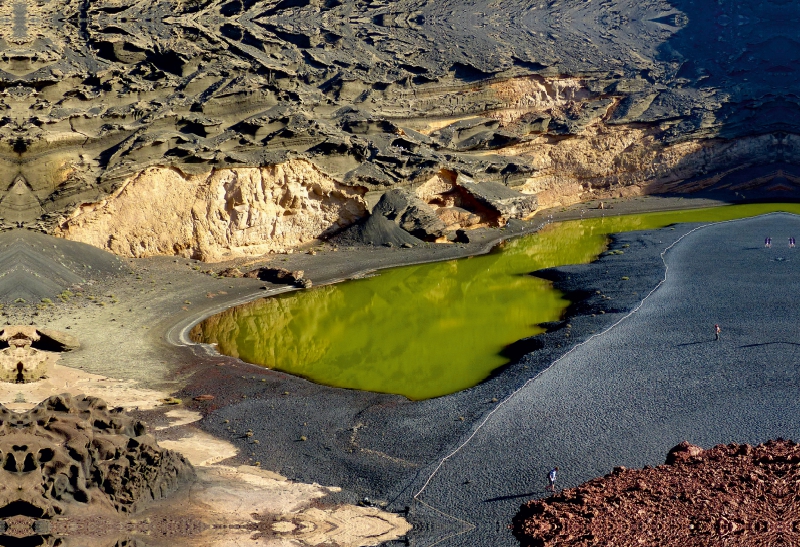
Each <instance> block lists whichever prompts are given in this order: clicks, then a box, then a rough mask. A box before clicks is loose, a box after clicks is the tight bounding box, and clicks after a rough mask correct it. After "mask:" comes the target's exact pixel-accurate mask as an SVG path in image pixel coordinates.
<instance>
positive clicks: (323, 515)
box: [0, 197, 720, 545]
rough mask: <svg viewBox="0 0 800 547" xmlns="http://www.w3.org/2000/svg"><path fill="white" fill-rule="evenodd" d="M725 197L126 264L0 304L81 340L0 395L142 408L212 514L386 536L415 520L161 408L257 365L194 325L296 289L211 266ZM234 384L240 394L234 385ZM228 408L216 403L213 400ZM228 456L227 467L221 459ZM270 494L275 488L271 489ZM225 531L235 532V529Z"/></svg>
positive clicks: (349, 264)
mask: <svg viewBox="0 0 800 547" xmlns="http://www.w3.org/2000/svg"><path fill="white" fill-rule="evenodd" d="M607 203H608V202H607ZM718 204H720V203H719V202H716V201H714V200H692V201H689V200H682V199H676V198H656V197H639V198H629V199H626V200H617V201H615V202H614V208H613V209H610V210H609V209H606V210H604V211H599V210H597V209H592V208H590V207H591V204H582V205H577V206H574V207H570V208H565V209H560V210H551V211H546V212H544V213H541V214H539V215H537V216H536V217H534V219H532V220H531V221H529V222H526V223H521V222H520V223H514V224H511V225H509V226H507V227H506V228H505V229H483V230H476V231H474V232H473V233H472V237H471V239H472V240H473V241H472V242H471V243H468V244H455V245H425V246H421V247H418V248H414V249H398V248H374V247H358V248H353V247H351V248H342V247H340V248H335V247H332V246H331V245H329V244H323V243H319V244H317V245H315V246H314V248H315V249H316V251H317V252H316V254H315V255H310V254H306V253H302V252H296V253H293V254H288V255H271V256H268V257H265V258H264V259H263V260H257V261H253V260H250V261H249V262H245V261H242V260H239V261H237V262H229V263H220V264H204V263H201V262H197V261H194V260H187V259H176V258H172V257H157V258H148V259H136V260H126V264H127V271H124V272H123V273H122V274H121V275H119V276H117V277H113V278H109V279H107V280H105V281H103V282H96V283H94V284H92V283H86V284H84V285H82V286H75V287H72V288H71V289H70V292H71V296H69V298H68V299H67V301H66V302H62V301H60V300H57V299H54V300H55V303H54V304H39V305H38V306H33V305H30V304H25V305H22V306H6V307H5V308H4V309H3V310H2V313H3V315H4V316H5V319H6V321H7V323H9V324H36V325H38V326H41V327H44V328H50V329H56V330H63V331H67V332H69V333H71V334H72V335H74V336H76V337H77V338H78V339H79V340H80V343H81V348H80V349H79V350H77V351H74V352H70V353H66V354H64V355H63V357H62V359H61V361H60V365H59V366H57V367H56V369H55V370H54V371H53V374H51V376H50V377H49V378H48V379H47V380H45V381H44V382H41V383H38V384H29V385H21V386H20V385H9V386H7V387H6V388H4V389H0V403H2V404H5V405H7V406H9V407H11V408H14V409H24V408H29V407H30V406H32V405H33V404H35V403H37V402H38V401H40V400H42V399H44V398H45V397H46V396H48V395H50V394H53V393H60V392H65V391H69V392H72V393H86V394H90V395H95V396H98V397H101V398H103V399H106V400H107V401H108V402H109V404H111V405H115V406H124V407H126V408H128V409H130V410H131V411H132V412H134V413H137V414H139V415H141V417H142V418H144V419H145V420H146V421H147V422H148V423H150V424H151V425H152V426H153V427H154V429H155V431H154V434H155V435H156V437H157V438H158V440H159V442H160V443H161V444H162V445H163V446H165V447H167V448H170V449H175V450H178V451H180V452H182V453H184V454H185V455H186V456H187V457H188V458H189V459H190V461H192V462H193V463H194V464H195V465H198V466H200V469H201V473H200V474H201V477H202V478H203V479H204V480H203V482H202V485H201V486H198V488H201V489H204V491H203V493H202V494H201V495H198V496H193V498H194V499H205V500H216V501H209V506H208V507H206V509H205V510H207V512H210V513H213V514H215V515H217V517H218V519H217V520H219V521H221V522H222V521H232V520H235V519H236V518H239V519H240V520H241V516H242V515H250V514H261V515H263V514H270V515H273V517H271V518H273V519H277V520H282V521H284V524H280V525H277V524H276V525H275V527H274V528H271V531H270V533H269V534H268V535H270V534H271V536H270V537H271V538H272V539H271V540H272V541H277V542H278V543H280V542H281V541H284V540H285V539H286V538H292V541H302V542H305V543H307V544H309V545H315V544H317V543H319V542H321V541H324V540H325V538H327V539H332V538H333V537H334V536H338V537H337V539H336V541H337V542H338V543H339V544H340V545H369V544H375V543H376V542H377V543H380V542H383V541H386V540H389V539H391V538H392V537H398V536H402V535H403V534H404V533H405V532H406V531H407V530H408V528H409V525H408V524H407V523H406V522H405V521H404V520H403V519H402V518H400V517H399V516H397V515H393V514H390V513H386V512H383V511H379V510H378V509H377V508H374V507H355V506H352V505H349V506H333V507H330V506H328V507H325V506H324V504H323V505H322V506H320V507H319V508H315V507H312V501H313V500H316V499H318V498H321V497H323V496H325V495H326V494H327V493H329V492H330V491H335V490H336V489H335V488H334V489H330V488H325V487H322V486H318V485H308V484H300V483H294V482H291V481H288V480H286V479H284V478H283V477H280V476H279V475H275V474H271V473H269V472H266V471H260V470H258V469H257V468H255V467H251V466H246V467H242V466H241V465H240V464H242V463H256V462H252V461H248V460H247V458H246V457H245V455H241V454H240V455H237V449H236V448H235V447H234V446H233V445H232V444H231V443H229V442H227V441H225V440H222V439H215V438H213V437H212V436H210V435H209V434H208V433H205V432H203V431H201V430H200V428H198V427H196V426H195V425H193V424H194V423H195V422H196V421H197V420H200V419H201V418H202V416H203V414H202V413H201V412H198V411H197V410H196V409H186V408H183V405H181V404H180V403H179V402H178V401H174V400H173V401H170V402H171V403H178V404H165V401H166V400H168V399H169V397H170V394H171V393H176V392H178V391H180V390H181V388H182V387H184V386H185V385H186V383H187V381H188V380H189V379H190V378H191V377H192V375H194V374H202V373H203V371H204V370H207V367H211V366H216V365H221V366H233V367H237V366H238V367H241V368H242V370H243V371H244V372H245V373H246V372H247V371H248V370H249V367H250V366H249V365H244V364H242V363H241V362H238V364H237V363H233V364H232V363H231V362H235V361H236V360H234V359H230V358H225V357H221V356H218V355H216V354H214V353H213V351H210V350H208V349H207V348H198V347H197V346H195V347H193V348H192V347H187V346H188V345H189V344H188V341H187V340H186V339H185V332H186V330H187V329H188V328H189V327H191V326H192V325H193V324H195V323H196V322H197V321H199V320H201V319H203V318H205V317H207V316H209V315H212V314H213V313H216V312H218V311H222V310H224V309H226V308H228V307H230V306H231V305H234V304H237V303H241V302H245V301H248V300H251V299H254V298H259V297H263V296H265V295H268V294H275V293H278V292H283V291H286V290H289V289H288V288H287V287H284V286H274V285H269V284H265V283H264V282H261V281H258V280H252V279H232V278H217V277H214V276H211V275H209V274H208V273H204V271H209V270H213V271H215V272H216V271H220V270H222V269H224V268H226V267H230V266H238V267H239V268H240V269H243V270H245V271H246V270H247V269H251V268H256V267H258V266H260V265H263V264H265V263H269V264H270V265H275V266H280V267H283V268H287V269H290V270H296V269H302V270H304V271H305V272H306V277H307V278H310V279H311V280H313V281H314V283H315V285H319V284H325V283H331V282H336V281H339V280H343V279H347V278H351V277H354V276H357V275H360V274H363V273H365V272H369V271H372V270H375V269H379V268H385V267H391V266H396V265H401V264H409V263H421V262H430V261H437V260H445V259H452V258H457V257H461V256H469V255H475V254H480V253H483V252H487V251H488V250H489V249H491V247H493V246H494V245H495V244H496V243H497V242H498V241H500V240H502V239H506V238H508V237H513V236H516V235H519V234H522V233H527V232H531V231H535V230H536V229H537V227H539V226H541V225H542V223H544V222H549V221H557V220H566V219H570V218H580V217H581V216H584V217H588V216H594V215H606V216H608V215H610V214H624V213H629V212H641V211H652V210H666V209H678V208H687V205H690V206H692V207H703V206H710V205H718ZM231 389H232V390H234V393H232V396H233V397H235V396H236V393H235V389H236V388H235V386H232V387H231ZM184 403H191V401H184ZM224 404H225V403H224V402H223V401H220V402H219V403H218V404H217V405H216V406H217V408H218V407H219V405H224ZM196 406H197V405H195V407H196ZM221 461H225V463H226V464H229V465H225V466H222V465H219V462H221ZM266 492H270V493H272V495H265V493H266ZM235 499H239V500H249V501H247V503H251V502H252V504H251V505H249V506H248V507H247V509H246V510H244V509H243V506H242V507H239V506H237V507H236V508H234V507H233V505H236V504H235V503H234V501H233V500H235ZM242 503H244V502H242ZM281 515H283V516H281ZM286 515H292V516H289V517H287V516H286ZM250 522H251V524H252V522H255V521H250ZM301 522H306V524H299V523H301ZM292 523H293V524H292ZM346 523H350V524H349V525H345V524H346ZM242 533H244V532H242ZM247 533H248V534H250V533H252V531H249V532H247ZM225 537H226V535H225V534H222V535H220V537H219V538H217V540H218V543H214V544H215V545H216V544H219V545H227V544H228V543H226V542H227V541H228V539H224V538H225ZM227 537H228V538H229V539H230V534H228V535H227ZM281 538H283V539H281ZM217 540H215V541H217ZM287 541H288V540H287Z"/></svg>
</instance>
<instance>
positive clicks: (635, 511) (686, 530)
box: [512, 439, 800, 547]
mask: <svg viewBox="0 0 800 547" xmlns="http://www.w3.org/2000/svg"><path fill="white" fill-rule="evenodd" d="M799 476H800V446H799V445H797V444H796V443H794V442H792V441H785V440H781V439H778V440H775V441H769V442H767V443H764V444H760V445H758V446H750V445H746V444H744V445H737V444H731V445H727V446H725V445H719V446H715V447H714V448H710V449H708V450H703V449H702V448H700V447H698V446H693V445H691V444H689V443H688V442H685V441H684V442H683V443H681V444H679V445H678V446H676V447H675V448H673V449H672V450H670V452H669V454H668V455H667V460H666V464H664V465H660V466H657V467H655V468H649V467H646V468H644V469H640V470H639V469H625V468H624V467H617V468H615V469H614V471H613V472H612V473H611V474H609V475H606V476H605V477H602V478H597V479H594V480H591V481H589V482H587V483H585V484H583V485H581V486H578V487H577V488H571V489H569V490H564V491H561V492H559V493H557V494H555V495H553V496H551V497H548V498H544V499H540V500H535V501H531V502H529V503H527V504H525V505H523V506H522V507H521V509H520V512H519V513H518V514H517V515H516V517H515V518H514V522H513V524H512V529H513V532H514V535H515V536H516V537H517V539H519V541H520V543H521V545H523V546H527V547H533V546H542V547H543V546H550V545H553V546H555V545H563V546H579V545H586V546H588V545H618V546H621V547H622V546H633V545H643V544H646V545H686V546H691V547H695V546H696V547H700V546H711V545H718V546H734V545H735V546H747V547H759V546H767V545H769V546H778V545H787V546H788V545H796V544H797V542H798V539H799V538H800V528H798V507H797V499H796V498H797V491H796V485H797V481H798V477H799Z"/></svg>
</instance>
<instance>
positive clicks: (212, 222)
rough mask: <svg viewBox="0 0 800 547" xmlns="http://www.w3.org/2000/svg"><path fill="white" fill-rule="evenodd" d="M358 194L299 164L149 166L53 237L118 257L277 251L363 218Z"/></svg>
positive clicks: (84, 209)
mask: <svg viewBox="0 0 800 547" xmlns="http://www.w3.org/2000/svg"><path fill="white" fill-rule="evenodd" d="M363 194H364V191H363V190H362V189H360V188H358V187H350V186H343V185H341V184H339V183H337V182H336V181H335V180H333V179H332V178H331V177H329V176H327V175H325V174H323V173H322V172H321V171H319V170H318V169H317V168H316V167H314V166H313V165H312V164H311V163H310V162H308V161H305V160H290V161H287V162H285V163H282V164H278V165H272V166H269V167H260V168H232V169H219V170H215V171H211V172H207V173H203V174H200V175H186V174H183V173H181V172H180V171H178V170H176V169H172V168H166V167H152V168H149V169H146V170H145V171H143V172H142V173H140V174H138V175H136V176H134V177H132V178H130V179H128V180H127V181H126V182H125V183H124V184H123V185H122V186H121V188H120V189H119V190H118V191H117V192H115V193H114V195H112V196H110V197H108V198H107V199H104V200H102V201H100V202H98V203H92V204H84V205H82V206H80V207H79V208H78V209H76V210H75V211H74V212H73V214H72V216H71V217H70V218H68V219H66V220H65V221H64V222H62V224H61V226H60V227H59V228H58V230H57V231H56V234H55V235H58V236H60V237H64V238H67V239H71V240H75V241H81V242H84V243H89V244H91V245H94V246H96V247H100V248H102V249H106V250H109V251H111V252H113V253H115V254H117V255H121V256H131V257H145V256H153V255H180V256H185V257H194V258H199V259H201V260H205V261H214V260H219V259H222V258H223V257H225V258H230V256H235V255H241V254H262V253H266V252H270V251H281V250H284V249H286V248H291V247H294V246H297V245H300V244H302V243H305V242H307V241H310V240H313V239H315V238H317V237H320V236H322V235H326V234H329V233H331V232H334V231H336V230H337V229H339V228H342V227H344V226H347V225H349V224H352V223H353V222H355V221H356V220H357V219H359V218H361V217H362V216H364V215H366V206H365V202H364V200H363V197H362V196H363ZM109 234H111V235H109Z"/></svg>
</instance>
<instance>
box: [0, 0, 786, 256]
mask: <svg viewBox="0 0 800 547" xmlns="http://www.w3.org/2000/svg"><path fill="white" fill-rule="evenodd" d="M797 10H798V8H797V7H796V6H794V5H793V4H792V3H786V2H759V3H753V2H745V3H741V2H740V3H729V4H725V5H716V4H715V5H713V6H711V5H705V4H703V5H701V4H697V3H695V2H690V1H688V0H671V1H669V2H668V1H666V0H646V1H643V2H642V1H637V2H634V1H632V0H614V1H612V2H610V3H604V4H602V5H600V4H593V3H587V2H583V1H581V0H567V1H564V2H557V3H550V4H542V5H537V6H533V5H530V3H529V2H522V1H509V2H504V3H503V6H502V9H497V6H496V5H495V4H494V3H491V2H489V1H488V0H460V1H459V2H452V1H447V2H433V1H427V0H400V1H398V2H392V3H386V2H356V1H349V0H348V1H338V0H337V1H318V0H300V1H293V2H278V1H277V0H268V1H267V2H262V3H257V4H249V3H247V2H240V1H238V0H232V1H223V0H197V1H191V2H173V1H168V2H166V3H165V2H161V3H155V4H154V3H152V2H145V1H144V0H122V1H114V2H106V1H100V2H91V3H85V2H75V1H72V0H50V1H46V2H40V3H37V4H30V5H28V4H25V3H21V2H14V3H11V4H8V5H7V6H5V7H3V8H2V9H0V11H2V14H0V15H3V14H4V15H3V16H2V17H0V20H2V21H3V22H1V23H0V25H5V27H7V28H5V30H6V31H7V32H5V33H4V36H9V37H10V38H9V39H8V40H6V41H4V42H3V43H0V51H1V52H2V53H3V55H2V56H0V91H1V92H2V96H0V108H1V109H2V111H3V112H4V115H3V117H2V119H0V166H2V169H0V221H2V222H3V223H4V225H5V227H20V226H28V227H35V228H36V229H39V230H44V231H48V232H51V233H58V234H60V235H62V236H64V237H69V238H74V239H76V240H79V241H87V242H92V244H94V245H98V246H100V247H102V248H106V249H111V250H114V252H117V253H120V254H123V255H126V256H148V255H152V254H177V255H181V256H197V257H201V258H204V259H207V260H213V259H216V258H218V257H221V256H225V255H226V253H231V254H232V255H235V254H237V253H249V252H264V251H268V250H277V249H281V248H285V247H287V246H288V247H291V246H295V245H298V244H299V243H300V242H302V241H306V240H307V239H308V238H310V237H319V236H320V235H324V234H327V233H329V232H330V231H335V230H336V229H338V228H341V227H344V226H347V225H350V224H352V223H354V222H355V221H356V220H358V219H359V218H363V217H365V216H366V211H365V210H363V209H361V208H360V207H359V206H358V205H357V202H358V199H357V198H358V197H362V198H365V200H366V201H367V202H368V203H370V204H374V203H377V202H378V201H379V199H380V196H381V195H382V194H383V193H384V192H386V191H387V190H392V189H395V188H404V189H407V190H410V191H414V192H416V190H417V189H418V188H419V187H420V186H424V185H425V184H427V182H428V181H429V180H430V179H431V178H436V177H439V178H442V179H453V180H457V179H458V178H459V177H461V179H462V180H464V181H471V182H469V184H472V183H475V184H477V186H478V187H477V188H472V190H474V191H470V187H469V185H468V184H465V185H461V184H458V185H456V186H457V191H456V192H455V193H454V192H452V191H449V192H442V193H440V196H439V197H438V198H435V199H433V200H431V201H428V200H426V199H425V198H424V197H422V196H420V195H417V197H419V198H420V199H423V200H424V201H426V202H427V203H428V204H429V205H431V207H432V208H433V209H434V211H435V212H436V214H437V216H439V218H440V220H441V221H442V222H443V223H444V225H445V235H447V233H451V234H452V232H454V231H455V230H458V229H466V228H469V227H472V226H475V225H480V224H486V223H489V224H491V223H492V222H495V223H498V222H500V219H499V218H495V219H492V218H491V215H490V216H489V218H487V216H486V214H485V212H486V211H484V210H482V209H481V208H480V205H481V202H482V198H481V196H483V197H486V196H487V195H489V194H491V195H495V196H497V195H500V194H498V190H497V188H496V187H495V189H494V190H489V189H488V188H481V186H482V185H484V184H486V183H492V184H495V185H503V186H504V187H506V190H503V191H502V195H503V196H504V197H502V198H501V200H502V201H505V202H507V203H508V202H509V200H510V202H516V203H517V204H518V205H517V206H514V207H511V208H509V207H508V206H507V205H506V206H503V207H501V208H500V209H502V211H500V214H499V215H497V216H498V217H503V218H504V219H506V220H507V219H508V216H509V214H511V215H513V216H515V217H518V218H521V217H524V215H526V214H528V213H529V212H530V211H532V210H535V209H537V208H542V207H550V206H556V205H564V204H568V203H573V202H575V201H580V200H584V199H588V198H593V197H605V196H612V195H620V194H621V195H627V194H635V193H653V192H664V191H671V192H688V191H694V190H699V189H712V190H717V191H719V192H721V193H722V195H727V196H732V197H731V199H734V197H737V196H738V194H736V192H737V191H738V190H733V186H732V185H733V182H734V181H733V180H732V179H731V178H730V176H728V175H730V174H731V172H732V171H739V172H748V173H749V171H747V170H748V169H756V171H757V175H756V176H755V178H756V179H759V181H760V182H758V184H756V187H757V188H760V189H767V190H775V191H776V192H778V194H776V195H780V196H781V197H786V196H790V197H791V196H792V195H795V193H796V192H797V191H798V190H800V185H797V184H795V183H794V182H791V180H792V179H791V178H789V179H787V178H786V177H784V176H783V174H785V173H788V174H789V175H790V176H794V177H796V176H798V175H800V169H798V168H797V167H796V166H797V165H800V161H799V160H800V157H798V151H797V146H796V139H797V137H796V135H797V134H799V133H800V131H798V127H797V123H796V120H797V119H800V116H798V113H800V105H799V104H798V101H797V99H796V93H794V90H795V89H796V84H797V81H796V80H797V74H796V73H795V71H793V70H792V68H791V67H792V66H794V64H796V61H797V59H796V58H795V57H796V53H793V52H796V51H800V48H798V47H796V46H797V45H798V41H797V37H796V33H795V32H794V29H793V27H792V26H791V25H788V24H787V23H786V22H787V21H792V20H794V19H796V16H797V15H798V13H797ZM709 29H711V30H709ZM298 162H300V163H298ZM305 162H308V164H309V165H313V168H314V169H315V170H317V172H318V173H317V175H315V176H318V177H321V178H324V179H327V180H329V183H330V185H339V186H337V187H336V188H337V190H336V192H339V193H340V194H341V196H340V197H336V199H332V202H335V203H329V204H326V205H320V204H319V203H317V204H316V205H318V206H319V207H317V206H314V203H313V202H314V200H313V198H310V197H309V196H304V193H305V192H306V191H305V190H304V191H301V192H300V194H299V195H298V194H294V193H291V192H290V194H291V195H292V198H291V199H294V197H299V199H300V202H304V203H308V204H310V205H309V207H303V206H302V205H300V203H299V202H298V203H294V204H292V203H286V204H279V206H276V207H272V206H269V205H268V202H269V201H270V198H269V197H267V198H264V199H262V197H261V196H259V195H258V193H257V192H255V193H252V194H249V193H247V192H244V193H243V194H242V201H241V202H239V201H237V198H235V197H234V198H232V199H233V202H232V204H230V205H228V204H226V205H225V206H221V205H220V201H225V200H228V197H224V198H222V197H221V196H220V194H219V192H220V191H221V190H219V184H218V181H217V180H216V179H225V180H227V181H228V182H224V183H221V184H223V185H225V184H229V183H230V181H232V180H234V179H238V178H240V177H244V178H248V177H249V175H246V174H245V171H246V170H248V169H252V170H254V171H253V172H256V171H258V172H259V173H261V174H260V175H259V176H258V177H261V176H264V170H267V171H270V172H272V173H271V174H269V173H268V174H267V175H266V178H267V179H269V178H270V177H271V176H273V174H275V172H277V171H281V172H282V173H283V174H284V175H285V181H286V184H288V185H289V186H293V185H300V186H302V185H304V184H305V181H307V179H308V176H307V174H306V173H304V172H303V171H305V170H306V168H305V167H302V168H301V167H300V166H303V165H306V163H305ZM726 174H727V175H726ZM726 176H727V178H726ZM258 177H255V178H258ZM776 179H780V183H776V182H775V180H776ZM787 180H788V181H789V182H788V183H787V182H786V181H787ZM736 183H737V184H739V183H741V181H736ZM231 184H234V185H235V184H236V183H231ZM249 184H250V183H244V184H243V187H246V186H248V185H249ZM204 185H205V186H206V187H207V188H208V189H209V190H208V191H201V190H200V189H199V187H202V186H204ZM268 185H269V184H267V186H268ZM323 186H324V185H323ZM135 187H139V190H138V192H139V194H138V199H141V201H140V204H145V203H146V204H147V205H144V209H145V210H146V211H147V213H148V220H147V221H145V220H144V219H142V218H139V217H137V215H136V214H134V213H133V212H131V206H130V205H129V202H132V201H134V200H133V199H127V200H126V197H127V196H130V197H131V198H132V197H133V194H135V193H136V192H134V188H135ZM211 188H217V190H214V191H212V190H211ZM327 192H328V190H327V189H325V190H323V193H325V194H326V198H325V199H328V198H330V197H331V195H332V194H328V193H327ZM365 192H366V193H367V195H364V193H365ZM509 192H511V193H509ZM447 194H449V195H447ZM518 194H519V195H518ZM525 196H533V199H532V200H528V201H526V200H527V199H528V198H526V197H525ZM307 198H308V199H307ZM322 201H325V200H322ZM476 202H477V203H476ZM523 204H524V205H523ZM483 205H485V203H484V204H483ZM520 205H521V206H520ZM298 207H299V209H298ZM235 208H244V210H238V209H236V210H234V209H235ZM91 209H94V210H95V213H94V214H92V213H91V211H90V210H91ZM491 209H492V207H490V210H491ZM100 210H102V212H100ZM420 210H421V211H423V210H424V209H420ZM286 211H290V213H289V216H291V217H292V221H291V222H285V220H286V219H282V218H280V217H281V215H282V214H283V213H285V212H286ZM512 211H515V212H512ZM428 213H429V212H425V213H424V215H425V214H428ZM496 213H497V212H495V214H496ZM424 215H423V216H422V217H420V219H419V220H420V221H421V222H422V223H423V224H425V223H427V220H425V218H426V217H425V216H424ZM266 217H271V220H270V221H267V220H266ZM378 224H380V225H381V226H382V229H386V230H393V228H391V227H390V226H389V225H388V224H386V223H385V222H383V221H381V220H379V221H378ZM411 224H412V225H413V226H414V228H413V229H414V230H416V231H419V227H418V226H417V224H418V223H417V222H416V221H414V222H412V223H411ZM289 232H297V234H298V235H297V236H290V235H289ZM206 233H208V234H209V235H206ZM109 234H114V235H115V236H116V237H118V239H116V240H114V241H110V240H109V239H108V237H107V235H109ZM393 237H394V238H395V240H397V241H400V240H402V239H403V238H404V237H405V236H403V237H401V235H400V234H398V233H395V236H393ZM430 237H432V235H431V234H429V233H425V236H424V238H426V239H427V238H430ZM389 239H391V238H389ZM445 239H447V237H445Z"/></svg>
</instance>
